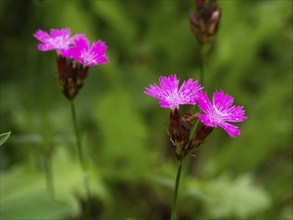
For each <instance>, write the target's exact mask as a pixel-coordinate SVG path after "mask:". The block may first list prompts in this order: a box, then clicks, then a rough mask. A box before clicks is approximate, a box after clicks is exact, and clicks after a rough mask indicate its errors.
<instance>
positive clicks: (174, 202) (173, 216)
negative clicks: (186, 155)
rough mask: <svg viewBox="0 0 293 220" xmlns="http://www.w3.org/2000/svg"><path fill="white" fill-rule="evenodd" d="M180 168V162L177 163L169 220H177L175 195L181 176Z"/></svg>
mask: <svg viewBox="0 0 293 220" xmlns="http://www.w3.org/2000/svg"><path fill="white" fill-rule="evenodd" d="M181 168H182V161H180V162H179V166H178V170H177V176H176V182H175V191H174V197H173V206H172V214H171V220H176V219H177V195H178V188H179V182H180V176H181Z"/></svg>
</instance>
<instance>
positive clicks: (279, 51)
mask: <svg viewBox="0 0 293 220" xmlns="http://www.w3.org/2000/svg"><path fill="white" fill-rule="evenodd" d="M219 6H220V8H221V9H222V20H221V24H220V29H219V32H218V35H217V38H216V41H215V43H214V44H213V47H212V48H211V50H210V53H209V54H208V57H207V61H206V72H205V89H206V91H208V94H209V96H211V95H212V93H213V92H214V91H215V90H216V89H223V90H224V91H225V92H226V93H229V94H231V95H232V96H234V97H235V100H236V104H237V105H244V106H245V109H246V114H247V116H248V120H247V121H245V122H243V123H241V124H240V129H241V132H242V133H241V135H240V136H239V137H237V138H236V139H232V138H230V137H229V136H228V135H227V134H226V133H225V132H224V131H223V130H222V129H219V128H218V129H216V130H214V132H213V133H212V134H211V136H210V137H209V138H208V140H207V142H206V144H204V145H202V146H201V148H200V150H199V151H198V154H197V157H195V158H191V159H190V160H188V161H189V162H188V163H189V164H188V163H185V164H184V174H183V177H182V182H181V185H180V191H179V201H178V210H179V211H178V214H179V216H180V219H280V220H285V219H292V218H293V217H292V205H293V204H292V1H291V0H270V1H266V0H258V1H257V0H255V1H252V0H251V1H240V0H235V1H229V0H220V1H219ZM0 8H1V13H0V14H1V41H0V56H1V82H0V85H1V90H0V91H1V94H0V98H1V100H0V104H1V108H0V119H1V124H0V125H1V126H0V133H3V132H7V131H11V132H12V133H11V136H10V138H9V140H8V141H7V142H6V143H5V144H4V145H3V146H1V148H0V152H1V157H0V159H1V174H0V175H1V176H0V177H1V182H0V183H1V185H0V186H1V191H0V192H1V200H0V202H1V203H0V205H1V206H0V219H3V220H9V219H46V220H47V219H168V218H169V215H170V208H171V203H172V196H173V186H174V185H173V184H174V180H175V175H176V170H177V161H176V158H175V156H174V154H173V152H172V147H171V143H170V141H169V139H168V135H167V133H166V127H168V124H169V111H168V110H167V109H161V108H160V106H159V104H158V101H157V100H155V99H153V98H151V97H149V96H147V95H144V93H143V92H144V89H145V87H148V86H149V84H150V83H158V78H159V76H160V75H170V74H174V73H176V74H177V76H178V77H179V78H180V79H181V82H182V81H183V80H186V79H188V78H189V77H192V78H193V79H197V78H198V76H199V69H200V53H199V47H198V45H197V42H196V40H195V38H194V36H193V34H192V32H191V30H190V26H189V21H188V12H189V11H190V10H194V9H195V5H194V1H192V0H190V1H187V0H184V1H179V0H178V1H136V0H128V1H118V0H117V1H89V0H83V1H69V0H68V1H65V0H64V1H61V0H60V1H57V0H56V1H53V0H38V1H37V0H31V1H8V0H1V1H0ZM63 27H69V28H71V30H72V33H73V34H76V33H85V34H86V35H87V37H88V38H89V39H90V40H91V41H97V40H98V39H102V40H103V41H105V42H106V44H107V45H108V51H107V55H108V57H109V59H110V63H109V64H105V65H100V66H96V67H92V68H90V74H89V77H88V78H87V79H86V81H85V85H84V87H83V89H82V90H81V91H80V93H79V95H78V96H77V98H76V107H77V118H78V124H79V127H80V130H81V135H82V142H83V145H84V146H83V147H84V153H85V155H86V157H87V161H88V162H89V163H90V184H91V195H92V200H91V209H90V210H89V211H85V193H84V189H83V183H82V171H81V169H80V167H79V161H78V158H77V152H76V146H75V139H74V136H73V135H74V133H73V127H72V121H71V115H70V105H69V102H68V101H67V100H66V99H65V97H64V96H63V94H62V92H61V89H60V88H59V86H58V82H57V78H56V76H57V73H56V70H57V69H56V54H55V52H53V51H51V52H45V53H43V52H40V51H38V50H37V44H38V41H37V40H36V39H34V38H33V36H32V34H33V33H34V32H35V31H36V30H37V29H42V30H45V31H49V30H50V29H51V28H63ZM50 157H51V162H50V160H49V158H50ZM187 164H188V165H187ZM46 167H47V168H48V167H49V168H50V167H51V169H52V173H53V183H54V194H55V198H54V199H51V197H50V196H49V193H48V189H47V185H46V179H45V172H44V170H45V169H46Z"/></svg>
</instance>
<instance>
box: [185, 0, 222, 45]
mask: <svg viewBox="0 0 293 220" xmlns="http://www.w3.org/2000/svg"><path fill="white" fill-rule="evenodd" d="M195 4H196V8H197V10H196V12H192V11H191V12H190V13H189V21H190V25H191V29H192V32H193V34H194V35H195V37H196V39H197V40H198V42H199V44H200V45H201V46H209V45H208V44H209V42H210V40H211V39H212V37H213V36H215V35H216V33H217V31H218V27H219V23H220V19H221V10H220V8H219V7H218V5H217V0H208V2H207V3H205V0H195Z"/></svg>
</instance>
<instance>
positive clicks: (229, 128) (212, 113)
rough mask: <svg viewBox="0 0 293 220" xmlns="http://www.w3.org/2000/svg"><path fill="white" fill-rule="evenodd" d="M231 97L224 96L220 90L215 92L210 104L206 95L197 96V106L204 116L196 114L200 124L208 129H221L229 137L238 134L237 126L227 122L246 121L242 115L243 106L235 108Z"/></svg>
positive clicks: (243, 111) (243, 112)
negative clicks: (208, 127)
mask: <svg viewBox="0 0 293 220" xmlns="http://www.w3.org/2000/svg"><path fill="white" fill-rule="evenodd" d="M233 102H234V99H233V97H232V96H230V95H228V94H225V93H224V92H223V91H222V90H220V91H216V92H215V93H214V96H213V102H212V103H211V102H210V100H209V98H208V96H207V94H206V93H204V92H201V93H200V94H199V99H198V106H199V108H200V109H201V110H202V111H203V112H204V113H205V114H198V118H199V119H200V120H201V122H202V123H203V124H204V125H206V126H210V127H217V126H220V127H222V128H223V129H224V130H225V131H226V132H227V133H228V134H229V135H230V136H231V137H233V138H234V137H236V136H237V135H239V134H240V131H239V129H238V127H237V126H235V125H232V124H230V123H227V122H242V121H244V120H246V119H247V117H246V116H245V115H244V114H245V110H244V109H243V106H235V105H233V106H232V104H233Z"/></svg>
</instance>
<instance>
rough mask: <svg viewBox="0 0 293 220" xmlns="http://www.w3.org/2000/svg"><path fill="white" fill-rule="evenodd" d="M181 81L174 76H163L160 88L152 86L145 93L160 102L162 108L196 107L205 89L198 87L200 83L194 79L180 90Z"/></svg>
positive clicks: (185, 83) (184, 83) (184, 84)
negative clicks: (200, 93) (201, 92)
mask: <svg viewBox="0 0 293 220" xmlns="http://www.w3.org/2000/svg"><path fill="white" fill-rule="evenodd" d="M178 86H179V80H177V77H176V75H175V74H174V76H172V75H171V76H169V77H165V76H161V77H160V87H159V86H157V85H156V84H154V85H150V88H146V91H145V92H144V93H145V94H147V95H150V96H153V97H155V98H157V99H159V100H160V105H161V107H162V108H170V109H172V110H174V109H175V108H179V105H195V104H196V101H197V99H198V94H199V92H200V91H201V90H202V89H203V87H202V86H200V85H198V81H197V80H196V81H194V82H193V81H192V79H189V80H187V82H185V81H184V82H183V84H182V85H181V87H180V89H179V90H178Z"/></svg>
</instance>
